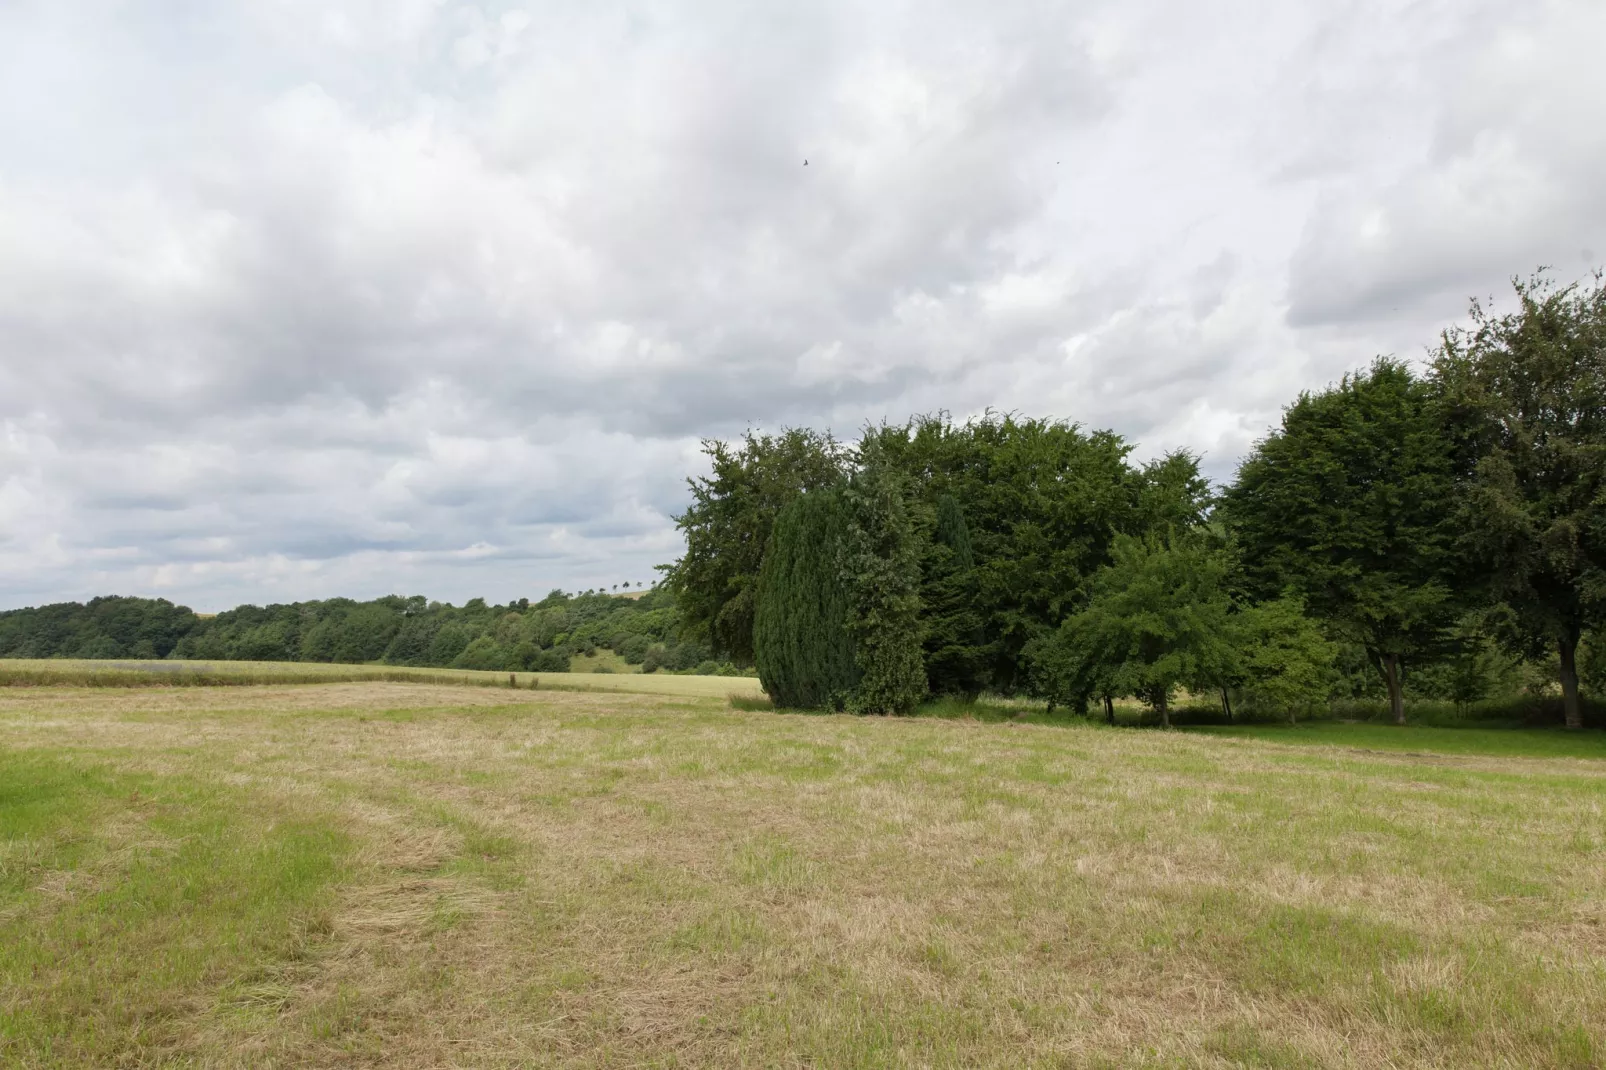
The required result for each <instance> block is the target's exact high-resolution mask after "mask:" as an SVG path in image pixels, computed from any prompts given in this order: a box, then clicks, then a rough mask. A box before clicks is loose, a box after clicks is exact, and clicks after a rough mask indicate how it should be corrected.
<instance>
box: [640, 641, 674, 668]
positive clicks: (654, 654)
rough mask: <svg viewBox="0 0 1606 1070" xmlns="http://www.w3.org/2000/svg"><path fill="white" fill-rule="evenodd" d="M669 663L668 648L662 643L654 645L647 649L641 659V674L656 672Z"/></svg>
mask: <svg viewBox="0 0 1606 1070" xmlns="http://www.w3.org/2000/svg"><path fill="white" fill-rule="evenodd" d="M668 663H669V648H668V647H667V646H665V645H664V644H662V643H654V644H652V645H651V646H649V647H648V648H647V654H646V656H645V657H643V658H642V659H641V671H642V672H657V671H658V670H659V669H661V668H663V667H664V666H665V665H667V664H668Z"/></svg>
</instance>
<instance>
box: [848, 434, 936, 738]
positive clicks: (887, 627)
mask: <svg viewBox="0 0 1606 1070" xmlns="http://www.w3.org/2000/svg"><path fill="white" fill-rule="evenodd" d="M863 459H864V462H865V464H864V468H863V469H862V470H861V471H860V472H859V473H857V474H856V475H855V476H854V477H853V479H852V480H850V481H849V483H848V485H847V487H846V488H845V490H844V491H843V498H844V503H845V504H846V506H847V517H848V524H847V529H846V531H845V532H844V533H843V534H844V538H843V542H842V545H841V548H840V550H839V553H838V557H837V562H838V568H839V570H840V576H841V580H842V583H843V586H844V587H845V588H846V590H847V594H848V618H847V630H848V634H849V635H850V636H852V638H853V646H854V656H855V659H856V660H857V663H858V666H859V671H860V679H859V683H858V686H857V687H856V688H855V689H854V691H853V699H852V706H853V709H854V710H856V711H857V712H860V713H891V714H902V713H908V712H909V711H911V710H913V709H914V708H915V706H917V705H918V704H919V703H920V700H921V699H923V698H925V696H926V669H925V664H924V662H923V660H922V658H921V638H922V635H921V621H920V547H919V544H918V541H917V539H916V536H915V529H914V523H913V521H912V520H911V519H910V516H909V510H908V507H907V505H906V503H905V501H904V485H903V477H902V475H901V473H899V471H898V470H897V469H896V468H894V467H892V466H891V465H890V464H886V463H883V459H882V458H881V456H880V452H879V450H877V449H876V448H875V447H874V444H873V443H872V444H870V445H869V447H868V448H867V449H866V452H865V454H864V458H863Z"/></svg>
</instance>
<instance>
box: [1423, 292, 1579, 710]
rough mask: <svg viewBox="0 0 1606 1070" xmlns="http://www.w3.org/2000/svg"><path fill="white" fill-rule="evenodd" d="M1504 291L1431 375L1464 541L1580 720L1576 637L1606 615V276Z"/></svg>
mask: <svg viewBox="0 0 1606 1070" xmlns="http://www.w3.org/2000/svg"><path fill="white" fill-rule="evenodd" d="M1513 285H1514V287H1515V289H1516V292H1517V298H1518V309H1517V311H1515V312H1513V313H1510V314H1507V315H1503V316H1496V315H1494V314H1493V313H1492V312H1490V311H1489V310H1487V309H1485V308H1484V307H1483V306H1482V305H1480V304H1479V303H1477V302H1473V304H1472V311H1471V318H1472V324H1471V326H1470V327H1467V328H1461V329H1457V330H1452V331H1448V332H1446V333H1445V335H1444V339H1443V343H1442V345H1441V346H1440V349H1439V352H1438V354H1437V358H1436V360H1435V361H1434V374H1435V377H1436V379H1437V382H1438V385H1439V386H1440V388H1441V390H1442V391H1443V394H1444V397H1445V398H1446V402H1447V404H1448V406H1449V407H1450V409H1451V411H1452V413H1453V420H1452V426H1453V427H1455V429H1456V430H1457V431H1458V433H1459V434H1458V441H1459V443H1460V445H1461V447H1462V457H1463V460H1464V462H1465V463H1464V469H1463V472H1464V474H1463V479H1462V483H1461V491H1462V493H1461V505H1462V507H1461V509H1460V510H1459V511H1458V514H1457V517H1458V521H1459V523H1460V525H1461V526H1462V528H1463V530H1464V532H1465V536H1464V538H1463V540H1462V546H1463V548H1464V549H1465V551H1466V552H1467V553H1468V555H1469V556H1470V557H1471V558H1472V559H1473V560H1475V561H1476V562H1478V563H1479V564H1480V565H1481V566H1482V571H1483V575H1484V577H1485V580H1486V585H1487V587H1488V590H1489V593H1490V594H1491V595H1492V596H1493V597H1494V598H1496V599H1498V600H1499V601H1500V602H1502V603H1504V604H1505V605H1506V606H1507V607H1509V609H1510V610H1511V613H1512V615H1513V617H1514V619H1515V622H1516V624H1517V626H1518V627H1517V631H1516V636H1517V637H1518V638H1519V640H1521V642H1520V644H1519V645H1523V646H1526V647H1528V648H1529V651H1530V652H1531V650H1532V648H1533V647H1536V646H1538V645H1539V644H1545V645H1549V646H1551V647H1552V648H1553V649H1554V650H1555V651H1556V652H1557V654H1558V655H1559V660H1560V677H1561V689H1562V700H1563V707H1564V709H1565V711H1566V719H1567V727H1569V728H1579V727H1581V726H1582V724H1583V710H1582V706H1581V704H1580V701H1579V694H1578V664H1577V653H1578V643H1579V640H1580V638H1581V637H1582V635H1583V633H1584V631H1585V629H1586V628H1588V627H1589V626H1590V625H1591V624H1599V623H1600V622H1602V621H1603V620H1606V284H1603V281H1602V278H1601V277H1600V276H1599V275H1597V276H1596V278H1595V282H1594V285H1593V286H1590V287H1579V286H1577V285H1573V286H1566V287H1562V288H1559V289H1558V288H1555V287H1554V286H1552V285H1551V284H1550V283H1549V282H1548V281H1547V280H1545V279H1544V278H1543V276H1540V277H1537V278H1535V279H1533V280H1531V281H1529V282H1526V283H1524V282H1520V281H1514V283H1513Z"/></svg>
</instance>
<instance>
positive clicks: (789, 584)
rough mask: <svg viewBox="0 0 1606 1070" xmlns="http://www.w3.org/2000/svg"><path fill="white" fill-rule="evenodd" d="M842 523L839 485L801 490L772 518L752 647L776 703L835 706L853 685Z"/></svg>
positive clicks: (855, 681)
mask: <svg viewBox="0 0 1606 1070" xmlns="http://www.w3.org/2000/svg"><path fill="white" fill-rule="evenodd" d="M847 528H848V514H847V508H846V503H845V501H844V499H843V494H842V492H841V490H839V489H832V490H819V491H812V492H810V493H808V494H804V495H802V496H801V497H799V498H797V499H795V500H793V501H792V502H791V503H790V504H788V505H787V506H786V507H785V508H784V509H782V510H781V512H780V514H779V515H778V516H777V517H776V518H775V527H774V530H773V531H772V532H771V534H770V545H769V547H768V549H767V551H766V552H765V554H764V563H763V566H762V568H761V569H760V570H759V575H758V587H757V594H756V601H755V607H754V617H753V650H754V654H755V657H756V660H757V662H758V675H759V680H760V681H762V683H763V686H764V690H765V691H766V692H767V693H768V694H769V695H770V696H771V697H772V698H774V700H775V704H776V705H777V706H781V707H793V708H799V709H818V708H820V707H823V706H828V705H833V706H839V705H842V704H843V703H844V702H845V701H846V697H847V695H848V694H850V693H851V692H852V691H853V689H854V688H855V687H857V686H858V683H859V675H860V669H859V665H858V663H857V662H856V661H855V660H854V656H853V655H854V648H853V639H852V637H851V636H850V635H849V634H848V613H849V592H848V590H847V587H846V585H844V584H843V582H842V580H841V577H840V574H839V572H838V568H837V558H838V554H839V552H840V548H841V547H842V545H843V542H844V540H845V539H846V536H847ZM707 664H708V665H710V666H712V665H713V663H712V662H709V663H707ZM698 669H699V671H701V670H702V666H699V667H698Z"/></svg>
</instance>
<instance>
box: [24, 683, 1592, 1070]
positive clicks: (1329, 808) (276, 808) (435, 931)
mask: <svg viewBox="0 0 1606 1070" xmlns="http://www.w3.org/2000/svg"><path fill="white" fill-rule="evenodd" d="M652 679H653V678H652V677H639V676H638V677H634V678H627V677H618V678H616V679H615V680H614V681H611V682H616V683H617V682H625V681H627V680H630V681H631V682H639V681H644V680H652ZM662 679H664V680H666V681H668V680H684V679H687V678H675V677H665V678H662ZM731 683H732V681H728V680H727V681H721V686H722V687H727V686H728V685H730V684H731ZM736 683H741V682H740V681H737V682H736ZM1285 738H1287V739H1288V740H1291V741H1292V742H1291V743H1276V742H1267V741H1265V740H1262V739H1256V738H1243V737H1236V736H1229V735H1207V734H1188V733H1163V732H1159V731H1148V730H1137V729H1131V728H1120V729H1107V728H1103V727H1099V726H1074V725H1073V726H1058V725H1037V724H1020V723H1008V722H1005V723H980V722H967V721H963V720H936V719H929V718H923V719H908V720H894V719H882V718H853V717H847V716H802V715H784V714H776V713H772V712H763V711H753V712H746V711H742V710H737V709H733V708H731V705H730V703H729V700H727V699H726V698H725V697H724V693H723V692H717V693H714V694H712V695H707V694H704V695H699V694H695V693H683V694H659V695H642V694H627V693H602V692H594V693H583V692H560V691H552V690H546V689H541V690H536V691H529V690H520V691H513V690H509V689H505V688H504V689H499V688H492V687H483V688H475V687H463V686H442V685H430V684H421V683H415V684H408V683H397V682H346V683H329V684H303V685H294V686H290V685H267V686H250V687H247V686H236V687H182V688H102V687H86V688H66V687H11V688H4V689H0V1065H6V1066H22V1067H30V1066H63V1067H66V1066H74V1067H76V1066H196V1067H234V1066H239V1067H274V1066H277V1067H301V1066H314V1067H316V1066H342V1067H346V1066H381V1065H383V1066H403V1067H409V1066H416V1067H442V1066H465V1067H512V1066H531V1067H546V1066H551V1067H603V1066H609V1067H612V1066H642V1067H702V1066H717V1067H725V1066H780V1067H786V1066H820V1067H928V1066H931V1067H946V1066H967V1067H968V1066H986V1067H1031V1066H1038V1067H1081V1066H1177V1067H1194V1066H1202V1067H1229V1066H1255V1067H1296V1066H1298V1067H1304V1066H1310V1067H1324V1066H1333V1067H1345V1066H1355V1067H1373V1066H1376V1067H1385V1066H1386V1067H1427V1066H1432V1067H1467V1066H1508V1067H1590V1066H1600V1065H1602V1062H1603V1060H1606V820H1603V813H1602V809H1603V803H1606V761H1603V760H1601V759H1599V758H1584V757H1569V756H1566V755H1565V753H1562V754H1554V755H1551V756H1546V757H1521V756H1515V755H1512V754H1509V753H1506V754H1484V753H1476V752H1472V753H1468V752H1466V751H1465V748H1463V750H1462V751H1461V752H1457V753H1445V754H1438V753H1431V752H1430V751H1429V750H1427V749H1417V750H1409V751H1407V750H1397V749H1384V748H1381V747H1364V748H1357V747H1350V746H1343V745H1337V744H1336V741H1338V740H1341V739H1342V738H1343V737H1342V734H1341V733H1338V732H1334V731H1321V732H1311V733H1305V734H1290V735H1289V736H1287V737H1285ZM1360 738H1365V737H1360ZM1411 738H1412V739H1414V740H1422V741H1424V742H1423V743H1422V747H1424V748H1425V747H1428V746H1430V745H1431V742H1432V738H1433V737H1432V734H1431V733H1430V732H1429V731H1427V730H1423V731H1422V732H1420V733H1419V734H1417V735H1415V736H1413V737H1411ZM1590 746H1592V747H1593V748H1594V749H1593V750H1590V749H1589V748H1588V747H1586V748H1585V749H1584V752H1585V753H1597V754H1598V753H1599V752H1600V751H1599V747H1598V745H1595V744H1594V743H1591V744H1590ZM1558 749H1561V750H1563V751H1564V750H1565V746H1562V747H1560V748H1558Z"/></svg>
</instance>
